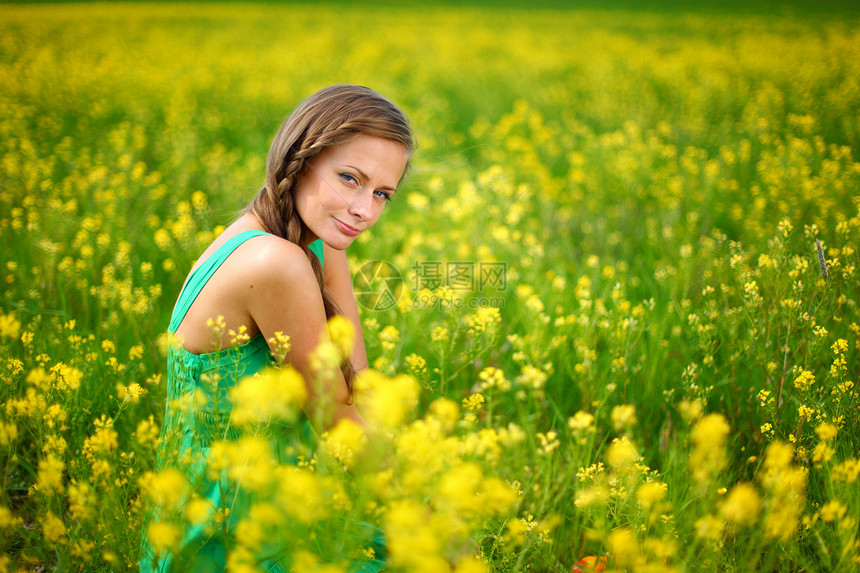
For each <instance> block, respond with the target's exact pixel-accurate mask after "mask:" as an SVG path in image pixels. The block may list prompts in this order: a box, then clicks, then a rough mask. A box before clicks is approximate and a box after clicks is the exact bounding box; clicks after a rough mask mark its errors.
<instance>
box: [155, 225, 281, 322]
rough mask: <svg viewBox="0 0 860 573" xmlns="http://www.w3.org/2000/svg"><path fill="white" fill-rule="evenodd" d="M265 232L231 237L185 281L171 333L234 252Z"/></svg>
mask: <svg viewBox="0 0 860 573" xmlns="http://www.w3.org/2000/svg"><path fill="white" fill-rule="evenodd" d="M267 234H268V233H265V232H263V231H256V230H252V231H242V232H241V233H238V234H237V235H235V236H233V237H230V238H229V239H227V241H226V242H225V243H224V244H223V245H221V246H220V247H218V249H217V250H216V251H215V252H214V253H212V255H211V256H210V257H209V258H208V259H206V260H205V261H203V262H202V263H201V264H200V265H199V266H198V267H197V268H196V269H194V271H193V272H192V273H191V275H189V277H188V280H187V281H185V286H183V287H182V291H181V292H180V293H179V298H178V299H177V300H176V306H174V307H173V316H171V317H170V326H169V327H168V330H169V331H170V332H176V329H177V328H179V325H180V324H182V320H183V319H184V318H185V315H186V314H188V309H189V308H191V305H192V304H194V301H195V300H196V299H197V295H199V294H200V291H201V290H203V287H204V286H206V283H207V282H209V279H210V278H212V275H213V274H215V271H217V270H218V268H219V267H220V266H221V265H222V264H223V263H224V261H226V260H227V257H229V256H230V255H231V254H233V251H235V250H236V249H237V248H238V247H239V245H241V244H242V243H244V242H245V241H247V240H248V239H253V238H254V237H259V236H260V235H267Z"/></svg>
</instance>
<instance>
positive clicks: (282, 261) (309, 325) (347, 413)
mask: <svg viewBox="0 0 860 573" xmlns="http://www.w3.org/2000/svg"><path fill="white" fill-rule="evenodd" d="M260 243H261V244H260V246H259V248H258V249H257V250H256V251H255V252H254V253H253V254H252V255H250V256H249V257H248V259H252V260H247V259H246V261H245V265H246V269H247V271H248V274H247V275H246V278H245V280H246V283H247V285H248V286H247V288H245V289H244V299H245V306H246V308H247V309H248V312H249V314H250V315H251V318H252V320H253V321H254V322H255V323H256V324H257V327H258V328H259V329H260V332H262V333H263V335H264V336H265V338H266V340H269V339H271V338H273V336H274V333H275V332H283V333H284V334H286V335H287V336H289V337H290V351H289V354H288V355H287V361H288V362H290V363H291V364H292V366H293V367H294V368H295V369H296V370H298V371H299V372H300V373H301V374H302V376H304V378H305V380H306V381H307V391H308V403H307V407H306V409H305V411H306V413H307V415H308V418H309V419H310V420H311V421H312V422H313V424H314V425H315V426H316V428H317V431H319V432H320V433H322V432H324V431H325V430H327V429H328V428H329V427H331V426H332V425H333V424H335V423H337V422H338V421H339V420H340V419H342V418H350V419H352V420H354V421H356V422H358V423H360V424H362V425H363V424H364V421H363V419H362V417H361V415H360V414H359V412H358V410H356V408H355V406H354V405H353V404H352V403H351V399H350V395H349V390H348V389H347V387H346V381H345V380H344V379H343V376H342V375H341V374H340V371H339V370H338V371H337V373H336V375H335V377H334V378H333V379H332V380H330V381H329V382H327V383H326V385H325V386H324V387H320V386H319V385H317V384H315V383H314V382H313V381H314V379H315V373H314V369H313V367H312V365H311V354H312V353H313V351H314V350H315V349H316V348H317V346H318V345H319V344H320V343H323V342H328V341H330V337H329V333H328V325H327V323H326V318H325V309H324V307H323V301H322V295H321V294H320V289H319V285H318V284H317V281H316V277H315V276H314V273H313V269H312V268H311V265H310V262H309V261H308V259H307V257H306V256H305V254H304V252H303V251H302V250H301V249H300V248H299V247H298V246H297V245H294V244H292V243H289V242H288V241H285V240H283V239H278V238H276V237H271V238H269V239H263V240H261V241H260ZM326 266H328V261H326Z"/></svg>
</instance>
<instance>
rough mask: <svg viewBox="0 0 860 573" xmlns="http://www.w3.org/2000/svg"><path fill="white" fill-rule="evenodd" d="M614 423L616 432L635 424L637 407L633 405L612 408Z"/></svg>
mask: <svg viewBox="0 0 860 573" xmlns="http://www.w3.org/2000/svg"><path fill="white" fill-rule="evenodd" d="M612 423H613V425H614V426H615V431H616V432H620V431H621V430H626V429H628V428H631V427H633V426H635V425H636V407H635V406H631V405H622V406H615V407H614V408H613V409H612Z"/></svg>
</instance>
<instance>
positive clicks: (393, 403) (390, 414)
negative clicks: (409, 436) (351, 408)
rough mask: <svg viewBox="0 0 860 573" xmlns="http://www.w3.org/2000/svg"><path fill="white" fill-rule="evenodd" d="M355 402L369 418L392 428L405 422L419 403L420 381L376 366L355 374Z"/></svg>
mask: <svg viewBox="0 0 860 573" xmlns="http://www.w3.org/2000/svg"><path fill="white" fill-rule="evenodd" d="M356 390H357V393H356V404H357V405H358V406H359V410H361V412H362V414H364V415H365V416H366V418H367V420H368V421H370V422H372V423H375V424H378V425H379V426H381V427H383V428H388V429H393V428H396V427H397V426H399V425H400V424H402V423H403V422H404V421H405V419H406V417H407V416H408V415H409V413H410V412H411V411H412V409H413V408H414V407H415V406H416V405H417V404H418V382H416V381H415V379H414V378H413V377H411V376H407V375H404V374H398V375H397V376H395V377H393V378H389V377H387V376H384V375H382V374H380V373H379V372H377V371H375V370H370V369H368V370H362V371H361V372H360V373H359V375H358V376H357V377H356Z"/></svg>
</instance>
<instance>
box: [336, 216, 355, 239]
mask: <svg viewBox="0 0 860 573" xmlns="http://www.w3.org/2000/svg"><path fill="white" fill-rule="evenodd" d="M332 219H334V222H335V223H337V226H338V227H339V228H340V230H341V231H343V232H344V233H346V234H347V235H349V236H350V237H355V236H356V235H358V234H359V233H360V232H361V231H360V230H359V229H356V228H355V227H350V226H349V225H347V224H346V223H344V222H343V221H341V220H340V219H335V218H334V217H332Z"/></svg>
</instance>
